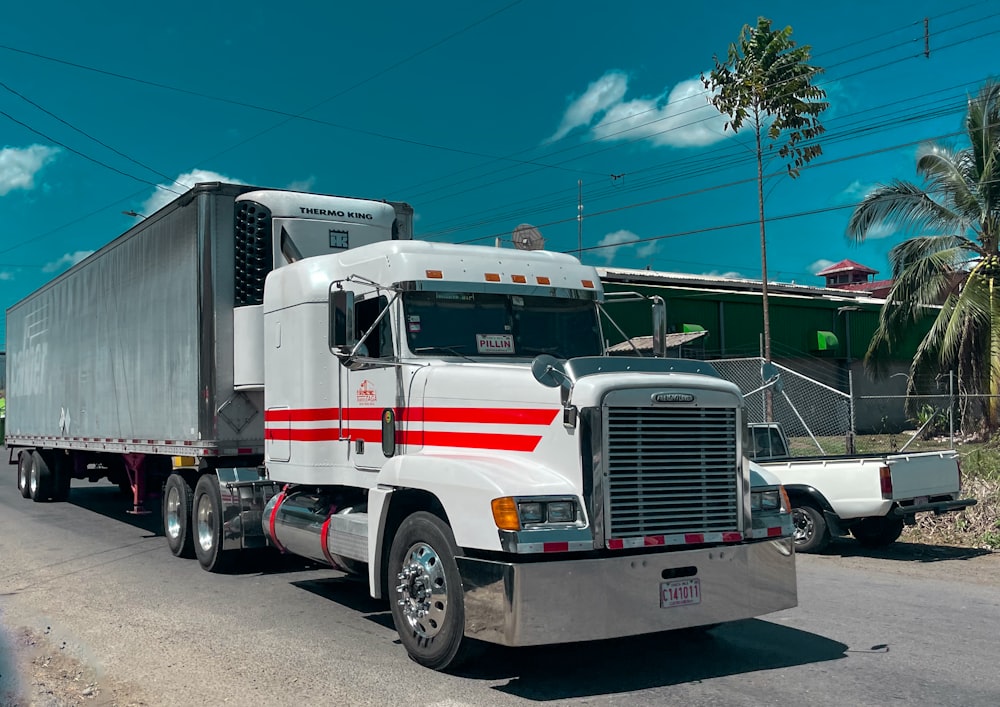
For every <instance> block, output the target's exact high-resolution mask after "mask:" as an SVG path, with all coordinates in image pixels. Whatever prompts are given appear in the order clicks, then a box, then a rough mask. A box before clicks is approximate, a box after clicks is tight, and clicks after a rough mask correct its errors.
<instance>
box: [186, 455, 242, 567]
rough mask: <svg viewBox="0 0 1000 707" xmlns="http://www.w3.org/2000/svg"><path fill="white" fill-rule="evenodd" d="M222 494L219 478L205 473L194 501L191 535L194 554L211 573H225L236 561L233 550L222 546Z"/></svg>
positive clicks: (195, 493)
mask: <svg viewBox="0 0 1000 707" xmlns="http://www.w3.org/2000/svg"><path fill="white" fill-rule="evenodd" d="M222 520H223V518H222V494H221V493H220V492H219V478H218V477H217V476H215V474H205V475H204V476H202V477H201V478H200V479H198V484H197V485H196V486H195V487H194V498H193V499H192V501H191V534H192V537H193V539H194V554H195V556H196V557H197V558H198V562H199V563H200V564H201V566H202V567H203V568H204V569H206V570H207V571H209V572H216V573H222V572H226V571H228V570H229V567H230V565H231V564H232V558H233V555H235V554H236V553H235V552H233V551H229V552H226V551H224V550H223V549H222Z"/></svg>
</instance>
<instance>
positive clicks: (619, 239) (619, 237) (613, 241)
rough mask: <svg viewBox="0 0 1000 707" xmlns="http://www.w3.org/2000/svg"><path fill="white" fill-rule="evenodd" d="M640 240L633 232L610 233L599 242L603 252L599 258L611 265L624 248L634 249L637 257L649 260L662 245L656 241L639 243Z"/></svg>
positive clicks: (599, 253) (600, 252)
mask: <svg viewBox="0 0 1000 707" xmlns="http://www.w3.org/2000/svg"><path fill="white" fill-rule="evenodd" d="M638 240H639V236H637V235H636V234H634V233H632V231H626V230H621V231H615V232H614V233H609V234H608V235H606V236H604V238H602V239H601V240H599V241H598V242H597V245H598V246H602V248H601V250H599V251H598V253H597V254H598V257H600V258H602V259H603V260H604V261H605V262H606V263H607V264H609V265H610V264H611V261H612V260H614V259H615V256H616V255H617V254H618V253H619V251H621V250H622V249H624V248H629V249H630V248H633V247H634V248H635V255H636V257H638V258H648V257H649V256H651V255H653V253H655V252H656V249H657V247H658V246H659V245H660V244H659V243H657V242H656V241H647V242H645V243H638V242H637V241H638Z"/></svg>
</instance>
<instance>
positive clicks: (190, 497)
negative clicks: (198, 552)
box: [163, 474, 195, 559]
mask: <svg viewBox="0 0 1000 707" xmlns="http://www.w3.org/2000/svg"><path fill="white" fill-rule="evenodd" d="M193 501H194V489H192V488H191V482H190V481H188V480H187V479H186V478H185V477H183V476H181V475H180V474H171V475H170V476H169V477H167V483H166V484H164V486H163V534H164V535H165V536H166V538H167V546H168V547H169V548H170V552H172V553H173V554H174V556H175V557H184V558H187V559H190V558H192V557H194V556H195V555H194V536H193V535H192V534H191V525H192V523H191V517H192V516H191V508H192V505H193Z"/></svg>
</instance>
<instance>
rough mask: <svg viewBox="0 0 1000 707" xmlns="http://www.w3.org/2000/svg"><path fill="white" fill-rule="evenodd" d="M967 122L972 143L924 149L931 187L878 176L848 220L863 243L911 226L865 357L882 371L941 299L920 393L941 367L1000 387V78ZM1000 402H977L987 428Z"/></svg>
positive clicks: (977, 391)
mask: <svg viewBox="0 0 1000 707" xmlns="http://www.w3.org/2000/svg"><path fill="white" fill-rule="evenodd" d="M965 129H966V133H967V137H968V140H969V146H968V147H965V148H963V149H951V148H947V147H943V146H940V145H929V146H927V147H924V148H922V149H921V150H920V152H919V155H918V157H917V173H918V174H919V175H920V177H921V178H922V179H923V187H922V188H921V187H920V186H917V185H915V184H912V183H910V182H905V181H901V180H893V181H892V182H890V183H889V184H885V185H879V186H878V187H876V188H875V189H874V190H873V191H872V192H870V193H869V194H868V195H867V196H866V197H865V198H864V200H863V201H862V202H861V203H860V204H858V206H857V208H856V209H855V210H854V213H853V214H852V215H851V219H850V222H849V223H848V226H847V235H848V237H849V238H851V239H853V240H855V241H857V242H862V241H864V240H865V238H866V237H867V236H868V234H869V233H871V231H872V229H874V228H882V227H886V226H891V227H896V228H897V229H899V230H901V231H903V232H904V233H908V234H912V235H911V237H910V238H908V239H907V240H905V241H903V242H902V243H900V244H899V245H897V246H895V247H893V248H892V250H890V251H889V263H890V265H891V266H892V277H893V280H894V282H893V285H892V289H891V290H890V292H889V294H888V296H887V299H888V300H889V301H888V303H887V304H886V306H885V307H883V308H882V312H881V314H880V317H879V325H878V329H877V330H876V332H875V335H874V337H873V338H872V341H871V344H870V346H869V348H868V353H867V355H866V356H865V361H866V364H867V365H868V367H869V369H870V370H872V371H873V372H876V373H877V372H878V371H879V370H880V369H881V365H880V364H882V363H883V361H884V357H885V354H886V353H888V352H891V351H892V350H893V347H894V346H896V345H897V344H898V343H899V341H900V338H901V336H902V334H903V333H904V332H905V331H906V329H907V327H911V326H912V325H913V323H914V322H916V321H918V320H920V319H921V318H923V317H924V316H926V315H927V314H928V313H929V312H933V311H934V310H933V309H929V308H930V307H933V306H935V305H940V309H937V310H936V315H935V318H934V321H933V323H932V325H931V328H930V331H929V332H928V333H927V335H926V336H925V337H924V339H923V341H921V343H920V345H919V346H918V347H917V352H916V355H915V356H914V357H913V363H912V365H911V368H910V377H909V381H910V383H909V386H908V391H907V392H908V393H913V392H916V389H915V387H914V386H915V380H916V376H915V375H914V374H916V373H921V372H927V371H939V370H957V371H958V379H959V385H960V386H961V388H960V390H961V392H964V393H967V394H972V395H981V394H984V393H989V394H990V395H991V396H996V395H997V394H998V392H1000V291H998V290H1000V257H998V255H1000V253H998V250H997V247H998V240H1000V83H996V82H993V81H990V82H987V83H986V84H985V85H984V86H983V87H982V88H981V89H980V91H979V93H978V95H976V96H975V97H973V98H970V99H969V106H968V113H967V114H966V118H965ZM978 400H980V401H982V400H983V398H978ZM997 401H998V398H997V397H988V398H986V402H985V404H984V403H982V402H980V403H979V404H978V405H974V406H973V407H972V408H971V411H973V412H978V413H981V414H980V415H979V416H978V420H980V425H979V430H978V431H979V432H980V433H986V432H992V431H995V430H996V429H997V422H998V415H997V413H998V405H997ZM969 411H970V409H968V408H967V410H966V412H969Z"/></svg>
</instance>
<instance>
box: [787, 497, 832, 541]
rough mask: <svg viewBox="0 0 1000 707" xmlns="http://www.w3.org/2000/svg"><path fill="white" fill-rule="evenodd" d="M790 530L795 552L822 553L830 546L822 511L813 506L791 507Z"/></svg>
mask: <svg viewBox="0 0 1000 707" xmlns="http://www.w3.org/2000/svg"><path fill="white" fill-rule="evenodd" d="M792 529H793V531H794V532H793V537H794V538H795V551H796V552H822V551H823V550H825V549H826V546H827V545H829V544H830V529H829V528H828V527H827V524H826V519H825V518H824V517H823V511H821V510H819V509H818V508H816V507H815V506H810V505H807V504H802V505H799V506H796V505H793V506H792Z"/></svg>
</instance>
